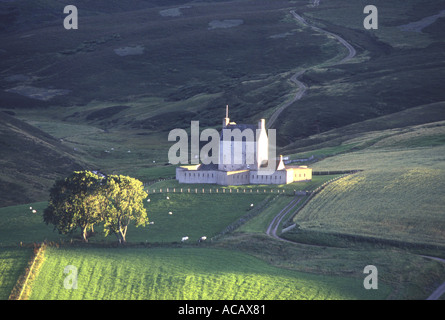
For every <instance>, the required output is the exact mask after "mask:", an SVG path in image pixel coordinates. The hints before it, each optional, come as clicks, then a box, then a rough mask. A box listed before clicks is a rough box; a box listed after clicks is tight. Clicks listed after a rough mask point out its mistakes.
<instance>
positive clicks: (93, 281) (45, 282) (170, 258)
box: [30, 248, 388, 300]
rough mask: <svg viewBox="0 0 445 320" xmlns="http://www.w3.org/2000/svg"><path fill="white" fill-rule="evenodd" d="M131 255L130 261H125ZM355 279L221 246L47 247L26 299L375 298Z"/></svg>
mask: <svg viewBox="0 0 445 320" xmlns="http://www.w3.org/2000/svg"><path fill="white" fill-rule="evenodd" d="M129 261H131V263H129ZM66 265H73V266H76V267H77V268H78V287H77V289H76V290H72V289H71V290H70V289H65V288H64V279H65V277H66V276H67V275H66V274H64V273H63V269H64V268H65V266H66ZM373 291H374V292H372V291H370V290H364V289H363V284H362V280H361V279H351V278H343V277H329V278H326V277H323V276H317V275H311V274H306V273H301V272H295V271H290V270H286V269H281V268H277V267H273V266H271V265H268V264H267V263H265V262H264V261H261V260H259V259H257V258H254V257H252V256H250V255H247V254H243V253H240V252H237V251H233V250H223V249H194V248H182V249H181V248H179V249H172V248H170V249H162V248H157V249H126V250H119V249H116V250H110V249H108V250H104V249H90V250H82V249H51V248H50V249H48V250H47V252H46V261H45V262H44V265H43V267H42V270H41V271H40V274H39V276H38V277H37V279H36V280H35V282H34V283H33V290H32V293H31V296H30V298H31V299H50V300H51V299H103V300H112V299H153V300H158V299H161V300H170V299H175V300H176V299H185V300H198V299H209V300H212V299H218V300H222V299H235V300H236V299H241V300H251V299H259V300H268V299H272V300H279V299H285V300H295V299H320V300H324V299H375V298H384V297H385V296H386V295H387V294H388V288H387V287H386V286H385V285H382V287H381V288H380V289H379V290H373Z"/></svg>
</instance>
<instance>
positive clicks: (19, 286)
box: [9, 244, 46, 300]
mask: <svg viewBox="0 0 445 320" xmlns="http://www.w3.org/2000/svg"><path fill="white" fill-rule="evenodd" d="M45 249H46V245H45V244H40V245H39V249H38V250H37V252H35V254H34V256H33V257H32V262H31V263H30V265H29V267H28V268H27V269H26V272H25V275H24V276H23V277H20V278H19V280H18V281H17V283H16V286H15V287H14V288H13V290H12V292H11V295H10V296H9V300H21V299H22V296H23V294H24V293H25V291H26V290H27V289H28V288H27V286H28V281H29V278H30V277H31V276H32V275H33V274H34V273H35V270H37V269H38V268H39V265H40V263H41V262H42V257H43V254H44V251H45ZM18 290H20V291H19V292H18V293H17V291H18ZM25 299H26V298H25Z"/></svg>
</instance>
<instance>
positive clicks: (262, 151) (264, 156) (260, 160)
mask: <svg viewBox="0 0 445 320" xmlns="http://www.w3.org/2000/svg"><path fill="white" fill-rule="evenodd" d="M256 143H257V145H256V162H257V167H258V169H259V168H260V167H261V166H264V165H267V162H268V159H269V138H268V137H267V132H266V120H265V119H261V120H260V121H259V122H258V129H257V133H256Z"/></svg>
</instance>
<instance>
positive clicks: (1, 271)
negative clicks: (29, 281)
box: [0, 247, 33, 300]
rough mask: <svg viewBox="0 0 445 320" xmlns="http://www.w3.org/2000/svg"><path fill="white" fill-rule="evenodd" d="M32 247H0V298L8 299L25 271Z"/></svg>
mask: <svg viewBox="0 0 445 320" xmlns="http://www.w3.org/2000/svg"><path fill="white" fill-rule="evenodd" d="M32 250H33V249H32V248H18V247H15V248H0V300H7V299H8V297H9V295H10V294H11V291H12V288H13V287H14V286H15V284H16V282H17V279H18V278H19V276H20V275H21V274H22V273H23V272H24V270H25V268H26V266H27V264H28V260H29V259H30V258H31V255H32Z"/></svg>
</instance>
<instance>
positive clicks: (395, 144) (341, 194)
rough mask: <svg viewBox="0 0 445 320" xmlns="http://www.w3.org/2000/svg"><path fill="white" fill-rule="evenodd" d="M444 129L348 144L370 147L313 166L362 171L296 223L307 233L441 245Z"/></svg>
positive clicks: (444, 239)
mask: <svg viewBox="0 0 445 320" xmlns="http://www.w3.org/2000/svg"><path fill="white" fill-rule="evenodd" d="M444 128H445V127H444V122H437V123H432V124H429V125H420V126H411V127H406V128H403V129H392V130H386V131H379V132H376V133H374V134H367V135H364V136H362V137H361V138H355V139H353V140H350V141H346V142H345V144H355V143H357V144H363V143H366V142H367V141H368V142H369V141H372V142H373V144H372V146H370V147H368V148H366V149H363V150H360V151H356V152H349V153H345V154H339V155H336V156H332V157H329V158H326V159H325V160H323V161H320V162H318V163H316V164H314V165H313V167H314V168H315V169H319V170H333V169H347V168H356V169H362V170H364V171H363V172H359V173H357V174H354V175H352V176H349V177H347V178H345V179H342V180H339V181H337V182H334V183H332V184H331V185H329V186H328V187H327V188H326V189H324V190H323V191H322V192H321V193H320V194H319V195H317V196H316V197H315V198H314V200H313V201H311V202H310V203H309V204H308V205H307V206H306V207H305V208H304V209H303V210H302V211H301V212H300V213H299V214H298V215H297V216H296V217H295V222H296V223H297V224H298V225H299V227H300V229H302V230H307V231H320V232H327V233H334V234H335V233H339V234H349V235H362V236H366V237H371V238H378V239H390V240H397V241H400V242H402V243H411V242H413V243H425V244H433V245H440V246H443V245H444V244H445V234H444V232H443V230H445V225H444V224H443V223H444V219H443V208H444V205H445V203H444V199H445V197H444V190H445V185H444V177H445V171H444V170H445V167H444V162H443V154H444V152H445V147H444V145H445V140H444V137H445V130H444ZM295 232H296V233H298V229H297V230H295Z"/></svg>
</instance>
